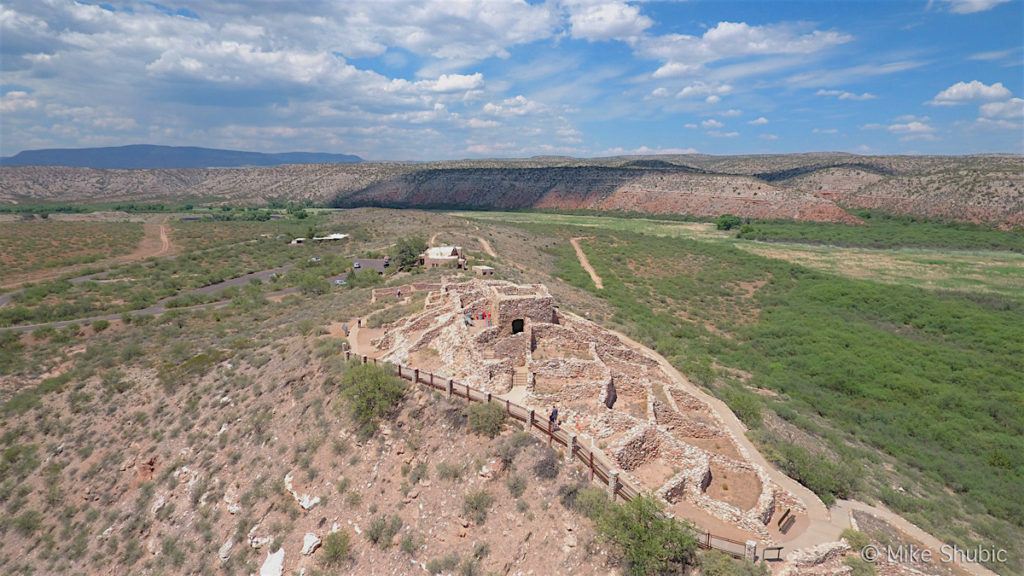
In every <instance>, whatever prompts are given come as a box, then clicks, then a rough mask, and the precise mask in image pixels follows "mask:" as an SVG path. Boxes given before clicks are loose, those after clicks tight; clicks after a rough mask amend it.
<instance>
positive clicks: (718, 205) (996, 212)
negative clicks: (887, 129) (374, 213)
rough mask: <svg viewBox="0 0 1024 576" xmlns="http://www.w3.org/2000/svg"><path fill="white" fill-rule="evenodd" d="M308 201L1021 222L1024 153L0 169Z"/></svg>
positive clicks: (72, 193)
mask: <svg viewBox="0 0 1024 576" xmlns="http://www.w3.org/2000/svg"><path fill="white" fill-rule="evenodd" d="M193 199H199V200H203V201H214V202H245V203H264V202H267V201H270V200H290V201H311V202H313V203H317V204H325V205H331V206H337V207H355V206H391V207H420V208H474V209H505V210H508V209H528V208H553V209H563V210H564V209H573V210H581V209H582V210H599V211H617V212H643V213H649V214H679V215H691V216H704V217H707V216H717V215H719V214H722V213H727V212H728V213H734V214H737V215H740V216H744V217H751V218H766V219H796V220H808V221H823V222H850V221H854V220H855V219H854V218H853V217H852V216H850V215H849V214H848V213H847V210H849V209H858V208H869V209H874V210H880V211H885V212H891V213H895V214H903V215H910V216H918V217H926V218H935V219H947V220H961V221H969V222H977V223H986V224H992V225H1003V226H1018V225H1021V224H1024V158H1022V157H1020V156H1007V155H991V156H963V157H939V156H854V155H850V154H834V153H820V154H792V155H772V156H705V155H678V156H649V157H615V158H599V159H576V158H551V157H548V158H531V159H521V160H465V161H449V162H431V163H408V162H404V163H403V162H394V163H358V164H329V165H327V164H325V165H283V166H272V167H252V168H240V169H215V168H202V169H158V170H98V169H91V168H67V167H53V166H22V167H3V168H0V202H2V203H21V204H25V203H29V204H31V203H38V202H105V201H140V200H145V201H149V200H161V201H167V200H193Z"/></svg>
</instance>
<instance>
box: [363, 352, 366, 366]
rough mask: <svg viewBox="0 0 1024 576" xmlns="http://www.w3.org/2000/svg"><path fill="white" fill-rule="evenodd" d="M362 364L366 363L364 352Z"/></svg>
mask: <svg viewBox="0 0 1024 576" xmlns="http://www.w3.org/2000/svg"><path fill="white" fill-rule="evenodd" d="M363 364H366V354H363Z"/></svg>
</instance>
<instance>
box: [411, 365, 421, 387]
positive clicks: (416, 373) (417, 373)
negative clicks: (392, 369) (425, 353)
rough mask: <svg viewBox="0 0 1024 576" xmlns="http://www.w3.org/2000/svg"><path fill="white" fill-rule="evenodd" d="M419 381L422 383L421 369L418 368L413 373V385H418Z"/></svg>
mask: <svg viewBox="0 0 1024 576" xmlns="http://www.w3.org/2000/svg"><path fill="white" fill-rule="evenodd" d="M419 381H420V369H419V368H416V369H415V370H413V371H412V383H413V384H416V383H417V382H419Z"/></svg>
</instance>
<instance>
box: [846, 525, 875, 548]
mask: <svg viewBox="0 0 1024 576" xmlns="http://www.w3.org/2000/svg"><path fill="white" fill-rule="evenodd" d="M842 537H843V538H844V539H846V541H847V542H848V543H849V544H850V548H851V549H853V551H855V552H856V551H858V550H863V549H864V547H865V546H867V545H868V544H871V538H868V535H867V534H865V533H863V532H860V531H858V530H854V529H853V528H847V529H846V530H843V534H842Z"/></svg>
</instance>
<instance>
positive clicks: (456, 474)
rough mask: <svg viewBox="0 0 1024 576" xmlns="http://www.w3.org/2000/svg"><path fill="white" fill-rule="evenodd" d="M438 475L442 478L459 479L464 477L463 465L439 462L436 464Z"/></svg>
mask: <svg viewBox="0 0 1024 576" xmlns="http://www.w3.org/2000/svg"><path fill="white" fill-rule="evenodd" d="M435 469H436V470H437V477H438V478H439V479H441V480H458V479H459V478H462V467H461V466H456V465H455V464H449V463H447V462H438V463H437V466H435Z"/></svg>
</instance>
